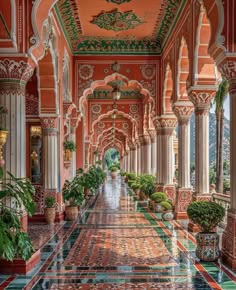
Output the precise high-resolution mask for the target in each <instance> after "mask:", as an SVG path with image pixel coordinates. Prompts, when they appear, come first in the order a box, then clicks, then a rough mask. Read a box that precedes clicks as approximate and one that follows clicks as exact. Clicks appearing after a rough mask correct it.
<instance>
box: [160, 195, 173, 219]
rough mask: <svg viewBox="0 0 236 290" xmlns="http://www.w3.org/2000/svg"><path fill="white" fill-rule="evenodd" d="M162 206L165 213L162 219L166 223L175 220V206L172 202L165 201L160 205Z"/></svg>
mask: <svg viewBox="0 0 236 290" xmlns="http://www.w3.org/2000/svg"><path fill="white" fill-rule="evenodd" d="M160 206H161V207H162V209H163V213H162V219H163V220H164V221H172V220H173V218H174V214H173V205H172V202H171V200H169V199H168V200H164V201H162V202H161V203H160Z"/></svg>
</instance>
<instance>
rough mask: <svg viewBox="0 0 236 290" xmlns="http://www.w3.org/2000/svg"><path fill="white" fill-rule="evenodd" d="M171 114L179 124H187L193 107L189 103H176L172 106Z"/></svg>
mask: <svg viewBox="0 0 236 290" xmlns="http://www.w3.org/2000/svg"><path fill="white" fill-rule="evenodd" d="M172 109H173V112H174V114H175V115H176V117H177V119H178V122H179V124H180V125H181V124H183V125H184V124H186V125H187V124H188V123H189V119H190V117H191V115H192V113H193V110H194V107H193V104H192V103H191V102H182V101H177V102H175V103H174V104H173V106H172Z"/></svg>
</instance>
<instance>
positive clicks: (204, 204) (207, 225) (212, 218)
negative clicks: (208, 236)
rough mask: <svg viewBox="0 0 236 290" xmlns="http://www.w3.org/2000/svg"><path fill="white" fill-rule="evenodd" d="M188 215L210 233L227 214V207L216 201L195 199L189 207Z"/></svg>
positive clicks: (204, 230)
mask: <svg viewBox="0 0 236 290" xmlns="http://www.w3.org/2000/svg"><path fill="white" fill-rule="evenodd" d="M187 214H188V217H189V218H190V219H191V220H192V221H193V223H194V224H197V225H198V226H199V228H200V229H201V230H202V231H203V232H206V233H209V232H210V231H211V230H212V229H213V228H214V227H216V226H217V225H218V224H219V223H220V222H221V221H222V220H223V218H224V216H225V209H224V208H223V207H222V206H221V205H220V204H218V203H216V202H208V201H195V202H192V203H191V204H190V205H189V206H188V208H187Z"/></svg>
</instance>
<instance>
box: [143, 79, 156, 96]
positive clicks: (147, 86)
mask: <svg viewBox="0 0 236 290" xmlns="http://www.w3.org/2000/svg"><path fill="white" fill-rule="evenodd" d="M140 84H141V85H142V86H143V88H144V89H146V90H148V91H149V92H150V94H151V96H152V97H155V96H156V81H155V80H152V81H150V82H148V81H144V80H141V81H140Z"/></svg>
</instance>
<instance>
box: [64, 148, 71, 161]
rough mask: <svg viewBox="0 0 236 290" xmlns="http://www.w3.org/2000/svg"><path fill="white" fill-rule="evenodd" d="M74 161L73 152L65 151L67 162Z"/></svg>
mask: <svg viewBox="0 0 236 290" xmlns="http://www.w3.org/2000/svg"><path fill="white" fill-rule="evenodd" d="M71 160H72V152H71V151H70V150H69V149H66V150H65V161H71Z"/></svg>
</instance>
